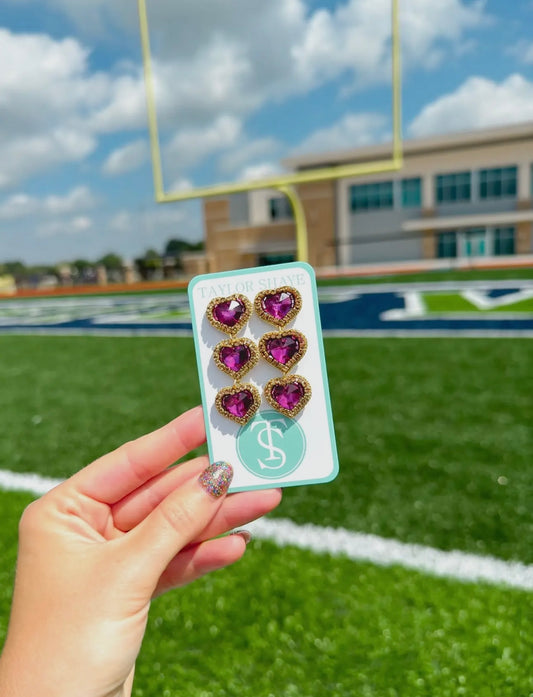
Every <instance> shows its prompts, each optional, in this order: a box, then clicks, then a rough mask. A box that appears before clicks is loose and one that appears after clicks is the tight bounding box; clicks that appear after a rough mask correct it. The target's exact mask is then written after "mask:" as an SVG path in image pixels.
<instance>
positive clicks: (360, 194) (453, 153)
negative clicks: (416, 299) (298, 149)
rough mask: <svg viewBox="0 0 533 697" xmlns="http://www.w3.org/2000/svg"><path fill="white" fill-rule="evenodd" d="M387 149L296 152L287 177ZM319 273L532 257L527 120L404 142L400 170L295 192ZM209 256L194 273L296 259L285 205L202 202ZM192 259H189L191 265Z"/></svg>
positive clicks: (532, 134) (249, 199)
mask: <svg viewBox="0 0 533 697" xmlns="http://www.w3.org/2000/svg"><path fill="white" fill-rule="evenodd" d="M389 156H390V145H377V146H369V147H359V148H356V149H350V150H343V151H336V152H329V153H318V154H316V155H302V156H298V157H292V158H290V159H288V160H286V161H284V162H283V165H284V166H285V168H287V169H288V170H291V171H296V172H298V171H302V170H308V169H310V168H323V167H335V166H339V165H346V164H348V163H365V162H369V161H374V160H378V159H386V158H388V157H389ZM297 190H298V193H299V196H300V199H301V201H302V204H303V207H304V210H305V214H306V220H307V227H308V234H309V262H310V263H311V264H312V265H313V266H314V267H315V268H316V269H324V268H330V269H331V268H335V267H336V268H346V267H350V266H354V265H359V264H375V263H385V262H409V261H419V260H431V259H450V260H454V259H455V260H461V259H467V258H472V259H473V258H475V259H477V260H479V259H482V258H487V259H489V258H491V259H493V260H494V257H502V256H505V257H507V258H508V259H509V258H511V257H512V258H513V259H516V256H517V255H530V254H531V253H532V252H533V235H532V225H533V205H532V197H533V122H530V123H525V124H520V125H515V126H509V127H505V128H494V129H490V130H477V131H470V132H463V133H457V134H452V135H443V136H437V137H431V138H421V139H416V140H410V141H406V142H405V143H404V167H403V168H402V169H401V170H400V171H399V172H394V173H384V174H379V175H372V176H366V177H356V178H353V179H349V178H344V179H339V180H335V181H323V182H319V183H313V184H304V185H299V186H298V187H297ZM203 211H204V224H205V243H206V244H205V247H206V248H205V255H204V256H203V257H202V258H197V260H196V268H194V269H191V271H194V272H199V271H209V272H215V271H224V270H229V269H235V268H243V267H248V266H256V265H262V264H269V263H279V262H283V261H292V260H293V259H294V258H295V256H296V235H295V225H294V221H293V219H292V211H291V208H290V205H289V203H288V201H287V199H286V198H285V197H284V196H282V195H280V194H279V192H276V191H267V190H260V191H252V192H248V193H244V194H238V195H233V196H230V197H226V198H211V199H206V200H205V201H204V203H203ZM192 261H193V260H192V259H191V262H192Z"/></svg>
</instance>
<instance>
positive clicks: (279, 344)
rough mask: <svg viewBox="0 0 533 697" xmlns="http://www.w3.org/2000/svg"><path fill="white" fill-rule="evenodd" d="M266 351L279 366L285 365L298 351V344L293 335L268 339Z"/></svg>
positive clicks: (296, 338)
mask: <svg viewBox="0 0 533 697" xmlns="http://www.w3.org/2000/svg"><path fill="white" fill-rule="evenodd" d="M266 349H267V351H268V353H269V354H270V355H271V356H272V358H273V359H274V360H275V361H277V362H278V363H281V365H287V363H288V362H289V361H290V360H291V358H292V357H293V356H294V355H295V354H296V353H298V351H299V350H300V342H299V341H298V337H296V336H294V334H290V335H289V336H280V337H278V338H275V339H268V340H267V342H266Z"/></svg>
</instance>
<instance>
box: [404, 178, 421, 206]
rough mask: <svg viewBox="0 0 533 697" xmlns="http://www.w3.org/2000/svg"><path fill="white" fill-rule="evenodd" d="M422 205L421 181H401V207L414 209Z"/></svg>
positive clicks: (415, 179) (418, 179) (416, 179)
mask: <svg viewBox="0 0 533 697" xmlns="http://www.w3.org/2000/svg"><path fill="white" fill-rule="evenodd" d="M421 205H422V180H421V179H420V177H415V178H414V179H402V207H403V208H416V207H420V206H421Z"/></svg>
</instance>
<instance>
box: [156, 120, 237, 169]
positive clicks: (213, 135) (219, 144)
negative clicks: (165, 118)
mask: <svg viewBox="0 0 533 697" xmlns="http://www.w3.org/2000/svg"><path fill="white" fill-rule="evenodd" d="M241 135H242V123H241V121H240V120H239V119H238V118H236V117H235V116H231V115H227V114H221V115H220V116H218V117H217V118H216V119H215V121H214V122H213V123H212V124H210V125H209V126H207V127H205V128H194V127H191V128H183V129H181V130H180V131H178V133H176V135H175V136H174V138H172V140H171V141H170V142H169V144H168V145H167V147H166V148H165V151H166V155H167V158H168V162H169V163H170V164H171V167H172V169H173V170H174V171H178V172H182V171H184V170H186V169H187V168H189V167H194V166H195V165H197V164H198V163H199V162H201V160H202V159H203V158H204V157H206V156H207V155H211V154H213V153H216V152H221V151H224V150H226V149H227V148H231V147H232V146H234V145H235V144H236V143H237V142H238V140H239V138H240V137H241Z"/></svg>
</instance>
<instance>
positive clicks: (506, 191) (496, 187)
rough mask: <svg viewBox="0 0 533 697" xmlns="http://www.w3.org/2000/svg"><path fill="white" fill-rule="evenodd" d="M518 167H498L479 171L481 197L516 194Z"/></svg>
mask: <svg viewBox="0 0 533 697" xmlns="http://www.w3.org/2000/svg"><path fill="white" fill-rule="evenodd" d="M517 176H518V169H517V167H498V168H496V169H481V170H480V171H479V198H481V199H487V198H503V197H504V196H516V190H517V183H516V182H517Z"/></svg>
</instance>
